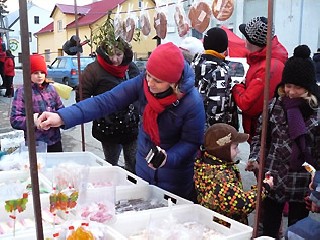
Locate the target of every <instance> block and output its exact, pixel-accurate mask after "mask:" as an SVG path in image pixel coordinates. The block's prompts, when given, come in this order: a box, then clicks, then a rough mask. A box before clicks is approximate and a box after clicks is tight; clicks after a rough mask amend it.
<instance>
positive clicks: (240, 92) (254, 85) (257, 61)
mask: <svg viewBox="0 0 320 240" xmlns="http://www.w3.org/2000/svg"><path fill="white" fill-rule="evenodd" d="M266 53H267V48H266V47H265V48H263V49H262V50H261V51H257V52H252V53H249V54H248V57H247V62H248V64H249V65H250V67H249V70H248V72H247V75H246V80H245V84H236V85H235V86H234V87H233V89H232V95H233V97H234V99H235V102H236V104H237V106H238V107H239V108H240V109H241V110H242V125H243V129H244V132H245V133H248V134H250V139H251V137H252V136H253V135H254V134H255V132H256V128H257V122H258V117H259V115H260V114H261V113H262V110H263V99H264V97H263V91H264V83H265V74H266V73H265V69H266ZM287 59H288V52H287V50H286V49H285V48H284V46H283V45H282V44H281V43H280V42H279V41H278V38H277V37H276V36H275V37H274V38H273V39H272V41H271V64H270V89H269V100H270V99H271V98H273V96H274V92H275V89H276V86H277V85H278V84H279V83H280V82H281V77H282V71H283V68H284V63H285V62H286V60H287Z"/></svg>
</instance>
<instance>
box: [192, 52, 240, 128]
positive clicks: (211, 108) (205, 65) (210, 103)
mask: <svg viewBox="0 0 320 240" xmlns="http://www.w3.org/2000/svg"><path fill="white" fill-rule="evenodd" d="M193 66H194V70H195V74H196V81H195V82H196V83H195V85H196V87H197V88H198V90H199V93H200V94H201V95H202V98H203V103H204V107H205V112H206V128H207V127H209V126H211V125H213V124H215V123H226V124H229V125H231V126H233V127H234V128H236V129H237V130H238V129H239V118H238V111H237V106H236V104H235V102H234V100H233V98H232V95H231V77H230V76H229V74H228V70H229V67H228V64H227V63H226V62H224V61H223V60H220V59H217V60H216V61H215V60H207V59H206V58H205V57H204V56H203V55H199V56H197V57H196V59H195V60H194V63H193Z"/></svg>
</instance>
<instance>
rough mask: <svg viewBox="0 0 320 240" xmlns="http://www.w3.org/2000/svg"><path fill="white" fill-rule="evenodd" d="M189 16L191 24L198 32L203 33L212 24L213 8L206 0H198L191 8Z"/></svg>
mask: <svg viewBox="0 0 320 240" xmlns="http://www.w3.org/2000/svg"><path fill="white" fill-rule="evenodd" d="M188 18H189V20H190V22H191V26H192V27H193V28H194V29H196V30H197V31H198V32H200V33H203V32H204V31H205V30H206V29H207V28H208V26H209V24H210V18H211V8H210V6H209V5H208V4H207V3H206V2H204V1H196V2H194V3H193V4H192V6H190V8H189V14H188Z"/></svg>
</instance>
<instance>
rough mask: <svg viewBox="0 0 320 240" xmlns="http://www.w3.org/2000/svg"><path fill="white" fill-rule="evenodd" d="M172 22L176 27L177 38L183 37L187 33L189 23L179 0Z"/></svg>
mask: <svg viewBox="0 0 320 240" xmlns="http://www.w3.org/2000/svg"><path fill="white" fill-rule="evenodd" d="M174 21H175V23H176V25H177V29H178V34H179V37H183V36H185V35H186V34H187V33H188V31H189V23H188V22H187V18H186V14H185V11H184V9H183V6H182V4H181V0H179V1H178V4H177V5H176V11H175V13H174Z"/></svg>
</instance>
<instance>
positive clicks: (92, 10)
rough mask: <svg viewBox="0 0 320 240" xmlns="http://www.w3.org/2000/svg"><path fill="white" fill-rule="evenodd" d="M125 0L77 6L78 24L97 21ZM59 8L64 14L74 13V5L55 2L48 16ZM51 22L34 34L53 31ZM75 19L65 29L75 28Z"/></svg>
mask: <svg viewBox="0 0 320 240" xmlns="http://www.w3.org/2000/svg"><path fill="white" fill-rule="evenodd" d="M123 2H125V0H101V1H98V2H94V3H91V4H88V5H85V6H78V7H77V12H78V14H79V15H81V16H80V17H79V18H78V26H79V27H80V26H86V25H89V24H92V23H94V22H96V21H98V20H99V19H100V18H102V17H104V16H105V15H106V14H107V13H108V11H110V10H113V9H115V8H116V7H117V6H118V4H119V5H120V4H122V3H123ZM57 8H58V9H59V10H60V11H61V12H62V13H64V14H74V5H65V4H56V5H55V7H54V8H53V10H52V12H51V14H50V17H52V15H53V13H54V11H55V10H56V9H57ZM53 27H54V26H53V22H52V23H50V24H49V25H47V26H46V27H44V28H42V29H41V30H40V31H38V32H36V33H35V35H37V34H41V33H47V32H53ZM75 27H76V25H75V21H73V22H71V23H69V24H68V25H67V26H66V29H68V28H69V29H70V28H75Z"/></svg>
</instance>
